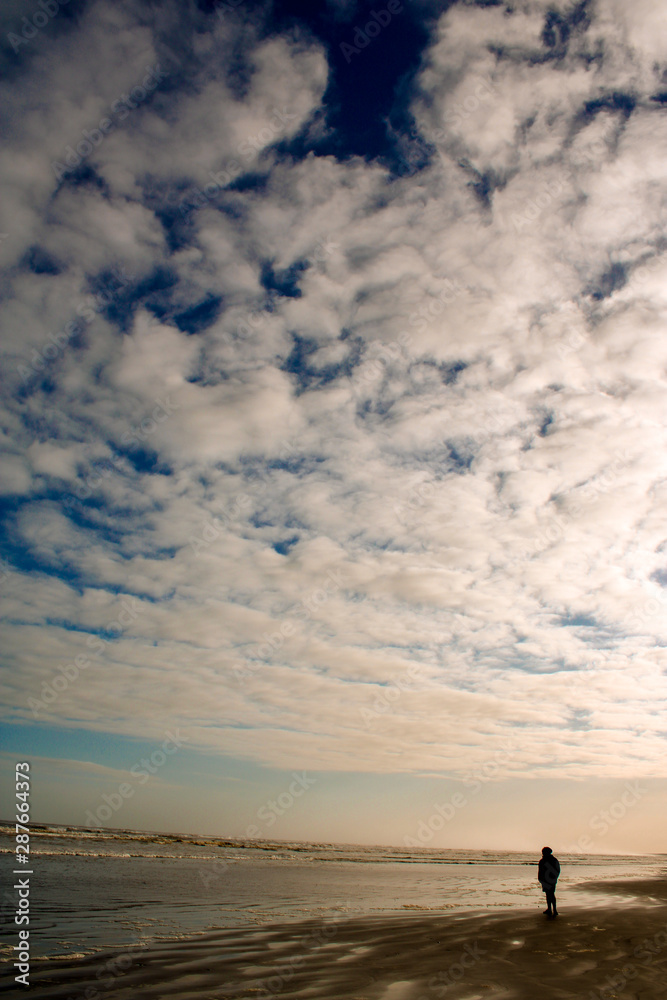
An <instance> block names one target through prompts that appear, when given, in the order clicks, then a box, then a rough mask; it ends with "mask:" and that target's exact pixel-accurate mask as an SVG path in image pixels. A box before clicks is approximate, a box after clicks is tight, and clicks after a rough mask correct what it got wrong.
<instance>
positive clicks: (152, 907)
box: [0, 825, 667, 958]
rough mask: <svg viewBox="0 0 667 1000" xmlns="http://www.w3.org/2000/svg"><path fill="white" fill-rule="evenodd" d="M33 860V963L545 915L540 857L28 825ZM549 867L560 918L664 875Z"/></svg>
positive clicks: (9, 927)
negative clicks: (360, 927)
mask: <svg viewBox="0 0 667 1000" xmlns="http://www.w3.org/2000/svg"><path fill="white" fill-rule="evenodd" d="M13 834H14V828H13V827H12V826H9V825H3V826H0V873H1V875H2V886H3V898H2V911H3V918H4V919H3V927H2V936H1V942H0V944H1V948H2V952H3V954H5V955H9V954H11V947H12V945H14V944H15V943H16V927H15V925H14V910H15V907H16V892H15V891H14V890H13V889H12V885H13V881H14V876H13V874H12V873H13V871H14V869H15V868H16V865H15V861H14V841H13ZM30 849H31V853H30V870H31V871H32V875H31V877H30V890H31V900H30V904H31V914H30V943H31V951H32V955H33V957H36V958H37V957H47V956H49V957H54V956H65V955H69V956H76V955H86V954H90V953H92V952H95V951H100V950H104V949H115V948H118V949H123V948H125V947H128V946H130V945H137V944H150V943H152V942H154V941H157V940H162V939H175V938H184V937H189V936H191V935H193V934H197V933H201V932H204V931H209V930H213V929H219V928H232V927H237V926H241V925H245V926H248V925H265V924H270V923H275V922H285V921H290V920H304V919H306V918H322V919H325V918H330V917H333V916H338V917H340V916H344V915H347V916H361V915H373V914H375V915H377V914H384V913H386V914H389V913H392V914H396V913H403V914H405V913H407V912H410V911H421V912H426V911H438V912H441V911H445V910H450V911H462V912H463V911H465V912H470V911H472V910H485V911H487V912H488V911H489V910H499V909H501V908H508V907H509V908H517V909H523V910H524V912H525V911H531V910H537V909H538V908H539V909H540V910H541V909H542V908H543V906H544V897H543V895H542V893H541V890H540V888H539V886H538V884H537V881H536V879H537V860H538V853H537V852H536V853H535V854H531V855H528V854H522V853H518V852H494V851H465V850H439V849H432V848H426V847H423V848H409V849H406V848H399V847H381V846H376V847H367V846H360V845H354V844H343V845H341V844H323V843H316V844H315V843H314V844H310V843H282V842H264V841H262V842H257V841H251V842H244V841H241V840H221V839H220V838H216V837H200V836H191V835H188V834H151V833H142V832H136V831H131V830H108V831H100V832H94V831H90V830H83V829H80V828H74V827H60V826H41V827H40V826H37V825H35V826H33V827H32V829H31V839H30ZM559 858H560V861H561V864H562V868H563V872H562V876H561V879H560V882H559V884H558V899H559V907H560V908H561V909H563V910H564V909H565V908H566V907H568V906H581V905H583V904H586V905H594V904H601V905H603V906H611V905H614V896H613V895H610V894H609V893H608V892H605V893H603V892H596V891H595V888H594V886H592V887H591V888H586V885H587V883H594V882H597V881H600V880H609V879H636V878H649V877H656V876H662V875H664V871H665V864H666V861H667V859H665V857H664V856H662V855H650V856H640V857H634V856H633V857H619V856H606V855H595V856H586V855H565V854H559ZM621 898H622V899H623V903H624V905H628V899H627V897H623V896H622V895H620V896H619V899H621ZM645 902H646V901H644V904H645Z"/></svg>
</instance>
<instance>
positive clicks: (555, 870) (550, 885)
mask: <svg viewBox="0 0 667 1000" xmlns="http://www.w3.org/2000/svg"><path fill="white" fill-rule="evenodd" d="M559 875H560V864H559V862H558V858H557V857H555V856H554V854H553V852H552V850H551V848H550V847H543V848H542V857H541V858H540V863H539V865H538V866H537V878H538V881H539V883H540V885H541V886H542V892H545V893H546V896H547V908H546V910H545V911H544V913H545V915H546V916H548V917H552V918H553V917H557V916H558V910H557V909H556V882H557V881H558V876H559Z"/></svg>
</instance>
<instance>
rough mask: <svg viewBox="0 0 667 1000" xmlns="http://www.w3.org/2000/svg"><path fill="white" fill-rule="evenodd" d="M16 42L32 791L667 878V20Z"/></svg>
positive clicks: (303, 20)
mask: <svg viewBox="0 0 667 1000" xmlns="http://www.w3.org/2000/svg"><path fill="white" fill-rule="evenodd" d="M0 19H1V28H2V30H1V32H0V36H1V37H0V48H1V52H0V58H1V61H2V69H3V72H2V81H3V82H2V83H1V84H0V91H1V93H0V107H1V108H2V112H1V113H2V116H3V117H4V120H5V121H4V134H5V136H6V139H5V141H4V143H3V147H2V150H1V152H0V159H1V167H0V178H1V182H2V187H3V198H2V204H1V207H0V257H1V259H2V265H3V268H2V275H3V276H2V286H1V287H2V299H1V301H0V312H1V317H0V329H1V330H2V374H1V376H0V378H1V389H2V402H1V404H0V414H1V419H2V423H1V432H0V433H1V439H0V445H1V447H2V451H3V454H2V458H1V460H0V523H1V525H2V551H1V556H2V563H1V564H0V598H1V600H0V614H1V617H2V646H1V648H2V704H3V714H2V720H3V730H2V732H3V737H2V756H1V757H0V759H1V760H2V774H3V779H2V782H3V785H2V787H3V792H4V791H6V792H7V796H8V797H4V794H3V800H4V801H5V802H9V803H11V799H12V796H13V780H14V764H15V762H16V761H17V760H22V761H23V760H25V761H28V762H29V763H30V767H31V773H32V782H33V785H32V792H31V807H32V811H31V815H32V818H33V820H34V821H36V822H54V823H66V824H73V825H84V826H91V825H93V826H95V825H96V826H100V827H102V828H105V829H106V828H111V827H120V828H136V829H148V830H162V831H170V830H171V831H173V830H178V831H182V832H197V833H210V834H219V835H220V836H234V837H247V838H251V839H252V838H267V839H285V840H295V839H297V840H318V841H326V842H334V841H336V842H346V843H352V842H360V843H384V844H396V845H398V846H402V845H407V846H420V845H423V846H426V847H457V848H465V847H470V848H473V849H477V848H489V849H494V848H498V849H517V850H532V849H536V850H539V848H540V847H541V846H542V845H543V844H544V843H550V844H551V846H553V848H554V850H558V851H560V852H561V853H562V852H566V851H574V850H576V851H580V852H581V851H593V852H601V853H614V852H630V853H632V852H634V853H642V852H660V851H662V850H664V839H663V836H662V831H663V827H664V815H665V807H666V806H667V782H666V781H665V778H666V769H665V735H666V725H665V715H664V709H665V696H666V694H667V681H666V677H665V674H666V670H667V650H666V649H665V647H666V644H667V618H666V614H665V612H666V610H667V589H666V588H667V526H666V524H665V516H664V512H665V509H666V501H667V478H666V477H667V458H666V457H665V455H666V452H665V443H666V442H665V418H666V417H667V410H666V406H667V395H666V393H665V389H666V375H665V372H666V365H667V340H665V337H664V334H663V329H664V318H665V310H666V308H667V236H666V235H665V220H666V199H665V187H664V178H665V169H666V168H665V164H666V163H667V126H666V119H665V115H666V110H667V109H666V105H667V8H666V7H665V5H664V4H663V3H662V2H661V0H636V2H635V3H633V4H628V3H626V2H625V0H597V2H587V0H582V2H578V3H566V2H561V0H556V2H551V0H549V2H545V0H511V2H510V0H508V2H507V3H504V2H495V0H478V2H471V0H459V2H452V3H448V2H443V0H409V2H408V0H405V2H403V3H400V2H399V0H389V2H387V3H385V0H377V2H375V3H367V2H361V0H312V2H306V0H263V2H257V3H254V2H252V0H226V2H217V3H211V2H208V0H199V2H195V0H188V2H175V0H170V2H166V3H159V4H158V3H149V2H145V0H127V2H123V3H112V2H105V0H90V2H87V3H81V2H79V3H77V2H76V0H71V2H69V3H66V4H65V3H61V2H58V0H39V3H38V2H37V0H36V2H35V3H32V4H30V5H26V4H25V3H23V2H21V3H19V2H8V3H5V4H4V5H3V9H2V13H1V15H0ZM9 810H11V804H10V806H9ZM3 814H7V807H5V808H4V809H3ZM8 818H11V813H9V814H8Z"/></svg>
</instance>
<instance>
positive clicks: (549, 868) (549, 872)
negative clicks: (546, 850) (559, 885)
mask: <svg viewBox="0 0 667 1000" xmlns="http://www.w3.org/2000/svg"><path fill="white" fill-rule="evenodd" d="M559 875H560V863H559V861H558V858H556V857H554V855H553V854H547V855H546V857H543V858H540V863H539V865H538V866H537V880H538V882H545V883H546V884H547V885H555V884H556V882H557V881H558V876H559Z"/></svg>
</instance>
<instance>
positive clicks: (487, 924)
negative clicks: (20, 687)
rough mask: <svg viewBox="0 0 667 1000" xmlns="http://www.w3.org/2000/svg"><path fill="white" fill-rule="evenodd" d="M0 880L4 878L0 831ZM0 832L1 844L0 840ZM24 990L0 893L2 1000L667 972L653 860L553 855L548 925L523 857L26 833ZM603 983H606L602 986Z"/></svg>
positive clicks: (649, 983) (531, 864)
mask: <svg viewBox="0 0 667 1000" xmlns="http://www.w3.org/2000/svg"><path fill="white" fill-rule="evenodd" d="M3 838H4V847H0V851H1V852H2V853H0V872H1V873H2V874H3V884H4V885H6V886H11V885H12V882H15V881H16V879H15V878H14V877H12V868H13V867H14V860H13V859H14V855H13V853H12V851H11V849H10V847H11V831H10V830H9V828H7V829H6V830H5V831H4V834H3ZM2 842H3V839H2V838H0V844H1V843H2ZM31 846H32V852H31V873H32V874H31V881H30V885H31V911H30V925H29V928H30V934H29V939H30V974H29V977H28V979H29V985H28V986H25V985H22V984H21V983H16V982H15V981H14V976H15V975H16V974H17V972H18V971H19V970H12V965H11V963H12V962H13V961H14V960H15V959H16V955H15V952H14V949H15V946H16V944H17V943H18V928H17V927H15V926H14V923H13V908H14V904H13V897H12V895H11V892H9V893H7V892H5V897H4V900H3V905H5V904H6V909H5V913H6V915H7V920H6V922H5V925H4V927H3V930H2V953H3V957H4V958H5V959H8V960H9V961H7V962H6V964H5V969H4V977H3V979H2V982H1V984H2V985H3V986H4V987H5V988H6V990H7V995H8V996H17V997H18V996H25V995H30V994H31V993H32V994H34V995H38V996H39V997H40V998H42V997H44V998H54V1000H69V998H72V1000H111V998H126V997H127V998H128V1000H129V998H130V997H132V998H134V997H141V998H146V1000H157V998H161V997H169V998H173V1000H232V998H239V1000H242V998H262V997H264V998H269V1000H270V998H275V1000H279V998H283V1000H288V998H292V997H294V998H302V1000H304V998H322V1000H328V998H332V1000H333V998H336V1000H338V998H341V1000H342V998H346V1000H347V998H351V1000H438V998H439V997H447V998H454V1000H480V998H486V997H489V998H494V997H507V998H511V997H519V998H524V997H525V998H530V1000H534V998H540V1000H548V998H550V997H553V998H564V997H577V998H579V997H583V998H585V1000H610V998H612V997H619V998H623V1000H625V998H630V997H632V998H636V1000H653V998H654V997H656V998H657V997H660V996H663V995H664V992H663V988H662V986H661V983H662V982H663V981H664V980H665V979H667V976H666V975H665V973H666V972H667V967H666V964H665V959H666V958H667V946H666V945H667V882H666V881H665V878H664V876H665V872H666V869H665V859H664V857H662V856H659V855H645V856H640V855H638V856H612V855H596V856H593V855H589V856H585V855H581V856H576V855H563V854H561V863H562V866H563V874H562V876H561V880H560V881H559V885H558V890H557V897H558V906H559V910H560V915H559V917H558V918H557V919H556V920H552V921H550V920H547V918H546V917H545V916H544V915H543V912H542V911H543V909H544V896H543V894H542V893H541V891H540V888H539V885H538V884H537V881H536V879H537V857H536V856H535V855H532V854H527V853H521V852H497V851H467V850H451V849H428V848H410V849H409V850H406V849H404V848H398V847H386V846H364V845H358V844H357V845H355V844H348V845H341V844H316V843H305V842H298V843H296V842H295V843H287V842H278V841H276V842H269V841H263V842H258V841H243V840H221V839H219V838H215V837H199V836H194V835H186V834H151V833H144V832H137V831H130V830H109V831H91V830H84V829H81V828H68V827H41V828H37V827H35V829H34V830H33V835H32V841H31ZM614 984H616V985H614Z"/></svg>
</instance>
